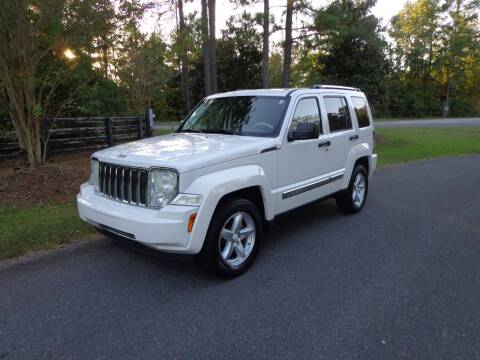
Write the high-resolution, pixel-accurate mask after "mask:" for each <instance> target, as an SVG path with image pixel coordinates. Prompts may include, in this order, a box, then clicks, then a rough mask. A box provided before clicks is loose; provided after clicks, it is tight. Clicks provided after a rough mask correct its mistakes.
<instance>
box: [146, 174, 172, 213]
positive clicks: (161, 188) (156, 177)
mask: <svg viewBox="0 0 480 360" xmlns="http://www.w3.org/2000/svg"><path fill="white" fill-rule="evenodd" d="M177 192H178V175H177V173H176V172H175V171H172V170H166V169H153V170H151V171H150V173H149V178H148V204H149V206H150V207H152V208H161V207H164V206H166V205H168V204H169V203H170V201H172V200H173V198H174V197H175V196H176V195H177Z"/></svg>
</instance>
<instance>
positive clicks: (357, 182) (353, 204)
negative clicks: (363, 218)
mask: <svg viewBox="0 0 480 360" xmlns="http://www.w3.org/2000/svg"><path fill="white" fill-rule="evenodd" d="M367 194H368V173H367V170H366V169H365V167H364V166H363V165H357V166H356V167H355V169H353V173H352V177H351V178H350V183H349V184H348V188H347V189H345V190H343V191H341V192H340V193H339V194H338V195H337V196H336V201H337V207H338V208H339V209H340V211H342V212H344V213H346V214H355V213H358V212H359V211H361V210H362V209H363V207H364V206H365V202H366V201H367Z"/></svg>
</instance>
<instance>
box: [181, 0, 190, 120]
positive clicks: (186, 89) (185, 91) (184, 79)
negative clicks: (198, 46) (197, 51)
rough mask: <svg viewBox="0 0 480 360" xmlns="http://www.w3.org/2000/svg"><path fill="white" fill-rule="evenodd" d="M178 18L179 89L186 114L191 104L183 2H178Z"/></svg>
mask: <svg viewBox="0 0 480 360" xmlns="http://www.w3.org/2000/svg"><path fill="white" fill-rule="evenodd" d="M178 17H179V30H180V43H181V51H180V68H181V69H180V87H181V88H182V95H183V101H184V102H185V108H186V110H187V113H188V112H189V111H190V109H191V108H192V102H191V98H190V86H189V81H188V57H187V48H186V41H185V35H186V30H187V29H186V27H185V18H184V15H183V0H178Z"/></svg>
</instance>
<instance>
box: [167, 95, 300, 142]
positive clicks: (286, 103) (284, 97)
mask: <svg viewBox="0 0 480 360" xmlns="http://www.w3.org/2000/svg"><path fill="white" fill-rule="evenodd" d="M234 97H255V98H262V99H279V100H285V107H284V108H283V112H282V115H281V116H280V121H279V126H278V129H276V131H275V132H274V133H273V134H271V135H268V136H267V135H248V134H237V133H234V134H233V135H238V136H253V137H265V138H272V139H273V138H276V137H278V136H279V135H280V132H281V131H282V127H283V124H284V122H285V115H286V114H287V111H288V108H289V105H290V100H291V97H290V96H275V95H233V96H215V97H206V98H204V99H202V101H200V102H198V104H197V105H195V106H194V107H193V109H192V110H190V112H189V113H188V115H187V116H186V117H185V119H183V121H182V123H181V124H180V126H179V127H178V129H177V130H176V131H175V133H184V134H188V130H184V129H183V127H184V126H185V124H186V123H187V120H188V119H189V118H190V116H192V114H193V113H194V111H195V110H197V108H198V107H199V106H200V105H202V104H203V103H205V102H206V101H207V100H215V99H222V98H234ZM192 133H193V132H192ZM200 133H202V132H200Z"/></svg>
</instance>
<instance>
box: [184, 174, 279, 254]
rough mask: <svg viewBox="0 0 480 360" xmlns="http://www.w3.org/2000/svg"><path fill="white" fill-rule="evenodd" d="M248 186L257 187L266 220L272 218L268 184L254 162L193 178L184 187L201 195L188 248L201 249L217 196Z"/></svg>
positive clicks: (218, 197)
mask: <svg viewBox="0 0 480 360" xmlns="http://www.w3.org/2000/svg"><path fill="white" fill-rule="evenodd" d="M252 186H258V187H259V188H260V191H261V193H262V197H263V204H264V208H265V217H266V219H267V220H270V219H272V218H273V217H274V209H275V206H274V204H273V197H272V195H271V194H272V186H271V184H270V182H269V180H268V178H267V175H266V174H265V171H264V170H263V169H262V168H261V167H260V166H258V165H245V166H239V167H236V168H229V169H225V170H220V171H217V172H213V173H209V174H206V175H204V176H200V177H199V178H197V179H195V180H194V181H193V182H192V184H190V186H189V187H188V188H187V189H185V191H184V192H185V193H188V194H200V195H202V204H201V205H200V208H199V211H198V214H197V219H196V220H195V225H194V227H193V229H192V234H191V237H190V242H191V244H190V247H191V248H192V250H194V251H195V252H198V251H200V250H201V248H202V246H203V241H204V239H205V236H206V234H207V231H208V227H209V225H210V220H211V218H212V216H213V213H214V211H215V208H216V207H217V204H218V202H219V201H220V199H221V198H222V197H223V196H225V195H227V194H229V193H231V192H234V191H237V190H241V189H244V188H247V187H252Z"/></svg>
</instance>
